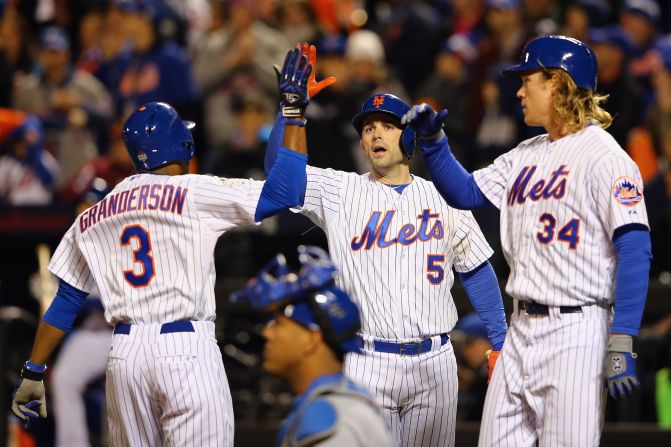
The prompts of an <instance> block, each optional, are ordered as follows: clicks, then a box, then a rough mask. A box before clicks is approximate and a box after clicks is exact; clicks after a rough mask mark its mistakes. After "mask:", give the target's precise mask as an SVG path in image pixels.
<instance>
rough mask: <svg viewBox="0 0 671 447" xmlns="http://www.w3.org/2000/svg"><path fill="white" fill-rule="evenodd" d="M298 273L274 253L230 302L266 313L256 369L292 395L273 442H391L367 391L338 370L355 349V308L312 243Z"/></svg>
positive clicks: (285, 444) (357, 318) (303, 254)
mask: <svg viewBox="0 0 671 447" xmlns="http://www.w3.org/2000/svg"><path fill="white" fill-rule="evenodd" d="M298 253H299V254H298V259H299V261H300V264H301V269H300V271H299V272H296V273H292V272H289V268H288V267H287V264H286V259H285V258H284V256H282V255H278V256H276V257H275V258H274V259H273V260H272V261H271V262H270V263H269V264H268V265H266V266H265V267H264V268H263V269H262V270H261V272H260V273H259V274H258V275H257V276H256V278H254V279H253V280H252V281H250V283H249V285H248V286H247V287H246V288H245V289H244V290H241V291H238V292H234V293H233V295H232V296H231V299H232V300H233V301H236V302H247V303H249V304H251V306H252V307H253V308H254V309H256V310H259V311H265V312H271V315H272V319H271V320H270V322H269V323H268V324H267V325H266V327H265V328H264V329H263V332H262V335H263V337H264V338H265V339H266V344H265V347H264V351H263V368H264V369H265V370H266V371H267V372H269V373H270V374H273V375H275V376H278V377H281V378H283V379H285V380H286V381H287V382H289V385H290V386H291V388H292V390H293V391H294V393H296V394H297V395H298V397H297V398H296V401H295V404H294V407H293V408H292V410H291V413H290V414H289V416H288V417H287V418H286V419H285V421H284V423H283V424H282V426H281V427H280V430H279V433H278V436H277V441H276V443H275V445H276V446H282V447H288V446H293V445H311V446H319V445H329V446H348V447H358V446H361V447H364V446H373V445H374V446H380V447H385V446H393V445H395V441H394V440H393V438H392V436H391V432H390V430H389V427H388V426H387V423H386V421H385V419H384V416H383V415H382V410H381V409H380V407H379V406H378V405H377V404H376V403H375V402H374V401H373V399H372V397H371V396H370V394H369V392H368V391H366V390H364V389H362V388H361V387H359V386H358V385H356V384H355V383H354V382H352V381H351V380H350V379H348V378H347V377H346V376H345V375H344V374H343V360H344V356H345V354H346V353H348V352H359V349H360V346H359V343H360V342H359V340H358V337H357V336H356V333H357V331H358V330H359V328H360V326H361V320H360V316H359V309H358V308H357V306H356V304H354V302H352V300H351V299H350V298H349V297H348V296H347V294H346V293H345V292H344V291H343V290H341V289H339V288H337V287H336V286H335V284H334V278H335V275H336V268H335V266H334V265H333V263H332V262H331V260H330V259H329V257H328V255H327V254H326V252H325V251H324V250H322V249H320V248H318V247H304V246H301V247H299V249H298Z"/></svg>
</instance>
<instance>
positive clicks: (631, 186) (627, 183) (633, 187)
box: [613, 177, 643, 206]
mask: <svg viewBox="0 0 671 447" xmlns="http://www.w3.org/2000/svg"><path fill="white" fill-rule="evenodd" d="M613 197H615V200H617V201H618V202H620V204H622V205H624V206H635V205H638V204H639V203H641V200H642V199H643V193H642V192H641V188H639V187H638V184H637V183H636V181H635V180H634V179H632V178H630V177H620V178H618V179H617V180H615V183H613Z"/></svg>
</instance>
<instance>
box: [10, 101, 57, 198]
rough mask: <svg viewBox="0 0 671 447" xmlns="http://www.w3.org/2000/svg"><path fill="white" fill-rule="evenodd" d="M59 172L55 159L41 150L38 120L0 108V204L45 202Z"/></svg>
mask: <svg viewBox="0 0 671 447" xmlns="http://www.w3.org/2000/svg"><path fill="white" fill-rule="evenodd" d="M59 175H60V168H59V166H58V163H57V161H56V160H55V159H54V157H53V156H52V155H51V154H50V153H49V152H47V151H45V150H44V131H43V128H42V124H41V123H40V120H39V119H37V118H36V117H35V116H30V115H25V114H24V113H22V112H18V111H16V110H11V109H0V205H7V204H9V205H14V206H35V205H48V204H49V203H50V202H51V199H52V197H53V191H54V184H55V182H56V180H57V179H58V177H59Z"/></svg>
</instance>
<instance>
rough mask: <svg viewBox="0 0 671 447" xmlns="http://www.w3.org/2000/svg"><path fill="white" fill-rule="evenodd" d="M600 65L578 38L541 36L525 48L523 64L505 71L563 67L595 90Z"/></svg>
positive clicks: (578, 82) (516, 73) (517, 72)
mask: <svg viewBox="0 0 671 447" xmlns="http://www.w3.org/2000/svg"><path fill="white" fill-rule="evenodd" d="M596 67H597V64H596V56H594V53H593V52H592V50H591V49H590V48H589V47H588V46H587V45H585V44H584V43H582V42H581V41H579V40H578V39H574V38H572V37H566V36H541V37H537V38H535V39H533V40H532V41H531V42H529V43H528V44H527V46H526V47H525V48H524V51H522V57H521V60H520V63H519V64H517V65H513V66H511V67H508V68H505V69H504V70H503V74H505V75H506V76H511V77H519V76H520V74H521V73H522V72H525V71H529V70H537V69H541V68H559V69H562V70H564V71H565V72H567V73H568V74H569V75H571V78H573V81H574V82H575V83H576V85H577V86H578V87H580V88H582V89H586V90H592V91H595V90H596Z"/></svg>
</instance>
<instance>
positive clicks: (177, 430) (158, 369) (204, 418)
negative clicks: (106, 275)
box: [106, 321, 234, 447]
mask: <svg viewBox="0 0 671 447" xmlns="http://www.w3.org/2000/svg"><path fill="white" fill-rule="evenodd" d="M192 324H193V326H194V329H195V332H174V333H168V334H160V330H161V325H160V324H149V325H133V326H132V327H131V330H130V334H128V335H125V334H115V335H114V337H113V339H112V347H111V349H110V353H109V358H108V364H107V384H106V388H107V400H108V422H109V438H110V442H111V443H112V445H114V446H161V445H164V446H187V445H193V446H212V447H215V446H216V447H220V446H226V447H229V446H230V447H232V446H233V434H234V419H233V405H232V401H231V393H230V389H229V387H228V381H227V378H226V372H225V371H224V364H223V362H222V359H221V352H220V350H219V347H218V346H217V342H216V340H215V337H214V323H213V322H210V321H195V322H192Z"/></svg>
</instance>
